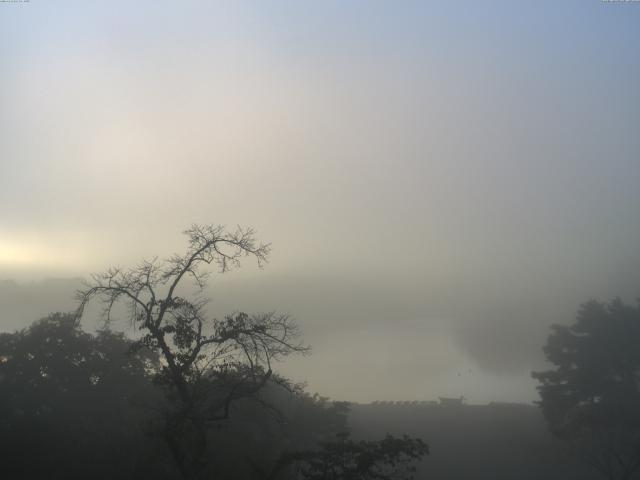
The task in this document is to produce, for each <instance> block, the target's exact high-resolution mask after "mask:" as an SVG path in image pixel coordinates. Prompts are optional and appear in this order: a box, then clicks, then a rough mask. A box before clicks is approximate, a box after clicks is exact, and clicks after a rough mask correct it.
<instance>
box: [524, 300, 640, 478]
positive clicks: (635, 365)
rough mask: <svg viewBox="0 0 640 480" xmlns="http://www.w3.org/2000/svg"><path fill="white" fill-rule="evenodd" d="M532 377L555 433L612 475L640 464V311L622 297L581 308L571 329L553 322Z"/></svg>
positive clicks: (632, 471) (628, 474)
mask: <svg viewBox="0 0 640 480" xmlns="http://www.w3.org/2000/svg"><path fill="white" fill-rule="evenodd" d="M552 329H553V332H552V333H551V335H550V336H549V339H548V341H547V344H546V346H545V347H544V352H545V354H546V357H547V359H548V360H549V361H550V362H551V363H552V364H554V366H555V367H554V369H552V370H548V371H544V372H534V373H533V374H532V375H533V377H534V378H536V379H537V380H538V381H539V382H540V386H539V387H538V391H539V392H540V396H541V401H540V405H541V407H542V411H543V413H544V416H545V418H546V420H547V422H548V424H549V426H550V428H551V431H552V432H553V433H554V434H555V435H557V436H558V437H560V438H562V439H564V440H566V441H567V442H569V444H570V445H571V446H572V447H573V448H574V449H575V451H576V452H577V453H578V454H579V455H580V456H581V458H583V459H584V460H586V461H587V462H588V463H589V464H591V465H592V466H593V467H595V468H597V469H598V470H599V471H600V472H601V473H602V474H603V475H605V476H606V477H607V478H609V479H611V480H614V479H625V480H626V479H631V478H635V477H634V475H637V474H638V473H639V471H638V467H639V466H640V307H633V306H629V305H625V304H624V303H623V302H622V301H620V300H619V299H616V300H614V301H612V302H611V303H609V304H603V303H599V302H596V301H590V302H587V303H585V304H583V305H582V306H581V308H580V310H579V312H578V316H577V321H576V323H575V324H573V325H571V326H559V325H554V326H553V327H552Z"/></svg>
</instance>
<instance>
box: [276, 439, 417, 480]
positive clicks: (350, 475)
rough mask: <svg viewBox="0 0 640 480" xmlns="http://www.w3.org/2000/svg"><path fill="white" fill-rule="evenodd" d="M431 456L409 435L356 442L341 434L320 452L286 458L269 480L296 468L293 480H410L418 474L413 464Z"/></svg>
mask: <svg viewBox="0 0 640 480" xmlns="http://www.w3.org/2000/svg"><path fill="white" fill-rule="evenodd" d="M428 453H429V448H428V447H427V445H426V444H425V443H424V442H423V441H422V440H420V439H414V438H410V437H408V436H406V435H405V436H403V437H401V438H397V437H393V436H391V435H388V434H387V436H386V437H385V438H384V439H382V440H378V441H366V440H359V441H354V440H351V439H350V438H349V434H347V433H342V434H340V435H338V437H337V439H336V440H333V441H329V442H323V443H321V444H320V449H318V450H312V451H299V452H292V453H285V454H283V455H282V456H281V457H280V459H279V461H278V463H277V464H276V466H275V467H274V469H273V471H272V473H271V475H270V476H269V479H273V480H275V479H277V478H280V477H279V475H280V472H281V471H282V470H283V469H284V468H285V467H288V466H289V465H293V466H294V468H293V470H289V474H290V475H292V476H291V477H290V478H294V479H300V480H392V479H397V480H410V479H412V478H413V474H414V473H415V471H416V469H415V466H414V465H413V463H414V462H415V461H417V460H420V459H421V458H422V457H423V456H424V455H427V454H428Z"/></svg>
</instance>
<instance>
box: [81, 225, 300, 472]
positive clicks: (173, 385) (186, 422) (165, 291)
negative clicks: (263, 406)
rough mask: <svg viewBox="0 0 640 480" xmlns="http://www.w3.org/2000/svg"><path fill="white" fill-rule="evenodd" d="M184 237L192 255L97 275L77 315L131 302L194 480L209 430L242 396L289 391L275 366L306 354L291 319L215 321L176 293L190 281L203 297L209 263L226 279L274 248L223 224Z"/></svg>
mask: <svg viewBox="0 0 640 480" xmlns="http://www.w3.org/2000/svg"><path fill="white" fill-rule="evenodd" d="M185 234H186V235H187V237H188V248H187V251H186V253H185V254H183V255H174V256H173V257H171V258H169V259H167V260H165V261H158V259H157V258H156V259H153V260H151V261H143V262H142V263H140V264H139V265H138V266H136V267H134V268H130V269H110V270H108V271H106V272H105V273H102V274H99V275H95V276H94V277H93V280H92V281H91V282H89V283H88V284H87V286H86V289H84V290H82V291H80V292H78V299H79V302H80V307H79V311H78V312H79V316H81V315H82V312H83V310H84V308H85V305H86V304H87V303H88V302H89V301H90V300H91V299H92V298H94V297H99V298H101V299H102V300H103V302H104V307H105V308H104V313H105V317H106V320H107V321H109V319H110V317H111V312H112V309H113V307H114V306H115V305H116V304H117V303H118V302H121V301H124V302H125V303H126V304H128V306H129V312H130V320H131V322H132V324H133V325H134V327H135V328H137V329H138V330H139V335H140V338H139V339H138V340H137V341H136V342H135V348H139V349H142V348H146V349H148V350H150V351H152V352H155V353H157V355H159V356H160V358H161V364H162V365H161V369H160V372H159V373H158V374H157V376H156V381H157V383H159V384H161V385H163V386H164V387H165V388H166V389H167V398H168V399H169V400H170V405H171V408H169V409H167V410H166V411H165V414H164V425H163V428H162V435H163V437H164V439H165V440H166V442H167V445H168V446H169V448H170V450H171V452H172V455H173V458H174V460H175V462H176V464H177V466H178V467H179V469H180V471H181V472H182V475H183V476H184V477H185V478H191V477H195V476H197V475H198V474H199V473H200V472H202V471H203V470H204V467H205V466H206V458H205V457H206V455H205V453H206V452H207V443H208V439H209V435H208V430H209V428H210V427H211V426H214V425H217V424H219V422H221V421H224V420H227V419H228V418H229V417H230V415H231V410H232V407H233V406H234V404H235V403H237V402H238V401H239V400H241V399H252V400H255V401H257V402H260V403H264V402H263V399H262V397H261V391H262V390H263V389H264V388H265V386H266V385H267V384H268V383H278V384H280V385H281V386H283V387H285V388H288V389H293V388H294V386H292V385H291V384H289V382H287V381H286V380H285V379H283V378H281V377H278V376H277V375H275V374H274V373H273V370H272V363H273V362H274V361H275V360H279V359H281V358H282V357H285V356H287V355H289V354H291V353H304V352H306V351H307V350H308V349H307V347H305V346H304V345H302V344H301V343H300V342H299V340H298V337H299V331H298V328H297V326H296V324H295V323H294V322H293V320H292V319H291V318H290V317H288V316H287V315H280V314H275V313H266V314H258V315H248V314H246V313H237V314H233V315H228V316H226V317H225V318H224V319H223V320H216V319H210V318H209V317H208V316H207V313H206V311H205V305H206V301H204V300H202V299H200V298H198V296H197V295H196V296H193V297H191V298H189V299H187V298H185V297H182V296H179V295H178V291H179V290H180V287H181V286H183V285H182V284H183V282H184V281H185V280H186V279H191V280H192V281H193V282H194V284H195V286H196V287H197V290H198V292H201V291H202V289H203V288H204V287H205V285H206V283H207V278H208V275H209V271H208V270H206V267H207V266H209V265H210V264H214V265H217V266H218V269H219V271H220V273H224V272H227V271H228V270H230V269H231V268H234V267H237V266H239V264H240V259H241V258H242V257H245V256H250V257H253V258H254V259H255V260H257V262H258V265H259V266H261V265H262V264H263V263H264V262H265V261H266V259H267V256H268V254H269V245H265V244H259V243H257V242H256V240H255V238H254V232H253V231H252V230H250V229H249V230H243V229H241V228H238V229H237V230H236V231H235V232H228V231H226V230H225V229H224V228H223V227H221V226H211V225H207V226H198V225H193V226H192V227H191V228H189V229H188V230H186V231H185Z"/></svg>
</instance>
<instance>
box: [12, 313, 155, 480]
mask: <svg viewBox="0 0 640 480" xmlns="http://www.w3.org/2000/svg"><path fill="white" fill-rule="evenodd" d="M131 346H132V342H131V341H130V340H127V339H125V338H124V336H123V335H121V334H117V333H112V332H108V331H101V332H98V333H97V334H96V335H91V334H88V333H85V332H83V331H81V330H80V328H79V327H78V325H77V323H76V319H75V316H73V315H68V314H53V315H51V316H49V317H47V318H45V319H43V320H40V321H38V322H36V323H34V324H33V325H32V326H31V327H29V328H28V329H25V330H22V331H19V332H16V333H12V334H9V333H4V334H0V392H1V394H0V451H1V452H2V458H3V462H2V469H3V472H4V473H5V474H8V475H9V476H8V477H7V478H25V479H26V478H29V479H38V478H52V479H56V478H61V479H62V478H65V479H67V478H88V476H90V477H91V478H105V479H107V478H116V477H118V476H121V477H131V476H134V475H135V476H138V477H139V478H143V477H142V476H139V475H138V473H137V469H138V467H139V466H140V460H141V458H142V456H143V455H141V454H145V455H146V454H147V453H149V452H148V451H146V449H145V448H140V447H139V445H145V442H146V445H149V442H148V441H147V439H146V436H145V434H144V432H143V426H144V423H145V422H146V420H148V419H149V417H148V413H149V412H148V409H147V408H146V406H147V405H157V404H158V403H159V402H160V401H161V400H162V397H161V396H159V395H157V392H156V389H155V388H154V387H153V385H152V383H151V379H150V376H149V373H150V372H152V371H154V370H155V371H157V368H158V366H159V364H158V358H157V356H155V355H154V354H153V353H151V352H149V351H146V352H142V351H140V352H137V353H135V354H128V351H129V350H130V348H131ZM133 451H136V452H138V455H137V456H136V455H133V454H131V452H133ZM145 452H147V453H145ZM9 472H10V473H9Z"/></svg>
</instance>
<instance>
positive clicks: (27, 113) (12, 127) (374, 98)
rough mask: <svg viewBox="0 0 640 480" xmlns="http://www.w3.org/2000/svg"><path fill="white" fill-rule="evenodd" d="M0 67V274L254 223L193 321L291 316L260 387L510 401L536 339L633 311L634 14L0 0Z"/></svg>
mask: <svg viewBox="0 0 640 480" xmlns="http://www.w3.org/2000/svg"><path fill="white" fill-rule="evenodd" d="M0 68H1V70H0V71H1V72H2V76H1V80H0V82H1V83H0V86H1V87H2V88H0V280H1V279H17V280H19V281H25V280H41V279H43V278H45V277H80V276H84V275H86V274H87V273H88V272H90V271H94V270H101V269H103V268H105V267H107V266H110V265H113V264H121V265H127V264H128V263H131V262H135V261H136V260H137V259H139V258H140V257H143V256H147V257H149V256H151V255H153V254H159V255H161V256H163V255H168V254H171V253H173V252H174V251H180V250H181V249H182V247H183V240H182V237H181V234H180V232H181V230H183V229H184V228H185V227H186V226H188V225H189V224H191V223H192V222H212V223H222V224H228V225H236V224H241V225H246V226H253V227H255V228H256V229H257V230H258V231H259V236H260V238H261V239H264V240H265V241H270V242H272V243H273V254H272V257H271V263H270V264H269V265H268V267H267V268H266V269H265V270H264V271H258V270H256V269H255V268H254V266H252V265H247V266H246V267H245V269H244V270H243V272H242V273H240V274H235V275H231V276H229V277H228V278H227V279H226V280H223V279H215V281H214V284H215V285H214V287H215V288H214V290H213V291H214V298H215V300H216V302H217V303H214V305H216V306H215V308H219V311H223V310H224V309H225V308H231V309H236V308H240V309H247V310H249V309H256V310H261V309H271V308H277V309H280V310H286V311H290V312H291V313H292V314H294V315H295V316H296V317H298V318H299V321H300V323H301V324H302V326H303V328H304V331H305V332H306V338H307V339H308V341H309V342H310V343H311V344H312V345H313V347H314V354H313V355H312V356H311V357H308V358H304V359H301V360H293V361H291V362H289V363H288V364H287V365H285V366H284V367H283V368H284V370H285V371H286V372H287V373H288V374H290V375H291V376H294V377H296V378H298V379H301V380H307V381H308V382H309V385H310V389H311V390H313V391H315V390H317V391H320V392H321V393H323V394H326V395H330V396H332V397H336V398H345V399H352V400H363V401H364V400H374V399H423V398H431V397H433V396H437V395H455V396H457V395H466V396H467V397H468V398H469V400H470V401H486V400H490V399H496V400H498V399H504V400H511V399H512V400H531V399H533V398H535V390H534V386H533V383H532V381H531V380H530V379H529V378H528V372H529V371H530V370H531V369H532V368H537V367H539V366H540V364H541V359H542V354H541V346H542V343H543V342H544V340H545V337H546V334H547V329H548V325H549V324H550V323H552V322H570V321H571V320H572V318H573V313H574V311H575V309H576V308H577V305H578V303H579V302H581V301H584V300H587V299H588V298H590V297H596V298H599V299H608V298H609V297H611V296H614V295H620V296H622V297H623V298H624V299H625V300H627V301H633V300H634V299H635V298H636V297H637V296H639V295H640V250H639V248H638V245H640V208H639V207H640V188H638V185H639V181H640V156H639V154H640V88H639V85H640V3H635V2H618V3H615V2H601V1H596V0H583V1H576V2H571V1H563V2H557V1H549V2H543V1H539V2H526V3H525V2H514V1H505V2H498V1H468V2H445V1H438V2H427V1H421V2H409V1H406V2H391V1H387V2H374V1H367V2H342V1H336V2H331V1H323V2H294V1H291V2H267V1H259V2H258V1H257V2H255V3H251V2H236V1H234V2H205V1H202V2H196V1H193V2H185V1H181V2H177V1H175V0H174V1H158V0H154V1H126V2H125V1H117V0H110V1H108V2H86V1H57V2H50V1H49V2H45V1H43V0H31V1H30V2H28V3H0ZM72 283H73V282H68V285H71V284H72ZM62 285H67V283H63V284H62ZM49 287H51V283H45V284H42V283H36V284H25V285H15V284H11V283H6V282H5V283H0V299H2V301H3V303H4V304H5V307H6V308H5V311H8V312H9V313H8V314H6V317H5V318H4V319H3V318H0V328H5V329H10V328H16V327H17V326H18V325H19V324H26V323H27V322H28V321H30V319H28V318H27V317H28V315H27V314H26V313H25V312H28V314H29V315H35V314H36V312H38V311H39V310H38V308H40V309H41V310H43V312H46V311H47V310H48V309H55V308H62V307H61V306H59V305H66V304H64V302H65V301H67V297H65V300H64V301H62V300H56V301H61V302H62V304H59V303H56V301H53V297H52V295H53V294H51V291H53V290H47V289H48V288H49ZM52 288H53V287H52ZM3 289H4V291H5V292H4V293H2V292H3ZM56 289H57V290H56ZM54 290H55V291H56V292H58V291H60V292H63V291H65V287H64V286H62V287H61V285H57V286H55V288H54ZM70 290H72V288H70ZM16 291H19V292H22V293H21V294H19V295H18V294H16ZM45 291H46V292H49V293H45ZM7 292H13V293H7ZM29 292H30V293H29ZM34 292H40V293H41V294H37V293H34ZM70 294H71V293H70ZM70 294H69V295H70ZM21 295H22V296H21ZM24 298H28V299H30V300H29V305H28V306H25V305H24V302H22V303H20V302H19V301H18V299H24ZM18 320H19V321H18ZM21 322H22V323H21Z"/></svg>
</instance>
